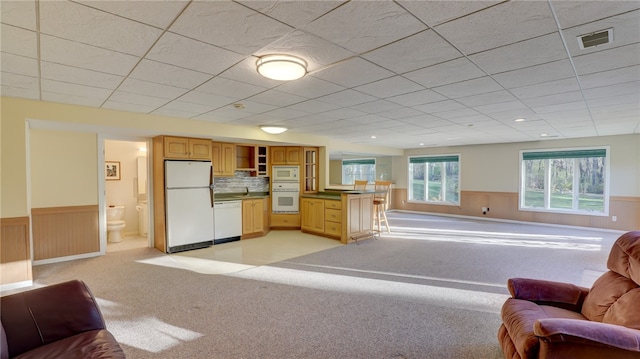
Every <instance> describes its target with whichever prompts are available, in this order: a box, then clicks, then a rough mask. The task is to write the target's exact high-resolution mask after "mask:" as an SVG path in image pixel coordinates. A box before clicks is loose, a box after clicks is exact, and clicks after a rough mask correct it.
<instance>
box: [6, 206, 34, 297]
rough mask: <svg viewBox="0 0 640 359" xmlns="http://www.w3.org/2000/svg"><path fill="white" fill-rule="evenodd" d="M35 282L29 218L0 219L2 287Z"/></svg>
mask: <svg viewBox="0 0 640 359" xmlns="http://www.w3.org/2000/svg"><path fill="white" fill-rule="evenodd" d="M31 280H33V275H32V272H31V253H30V249H29V217H16V218H2V219H0V285H4V284H10V283H18V282H25V281H31Z"/></svg>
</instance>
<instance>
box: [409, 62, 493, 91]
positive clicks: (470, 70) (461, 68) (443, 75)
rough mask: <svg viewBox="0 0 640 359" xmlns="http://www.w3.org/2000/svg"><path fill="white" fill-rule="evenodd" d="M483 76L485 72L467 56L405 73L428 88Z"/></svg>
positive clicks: (410, 78)
mask: <svg viewBox="0 0 640 359" xmlns="http://www.w3.org/2000/svg"><path fill="white" fill-rule="evenodd" d="M482 76H485V73H484V72H482V70H480V69H479V68H478V67H477V66H476V65H474V64H473V63H472V62H471V61H469V60H467V59H465V58H461V59H456V60H452V61H447V62H444V63H441V64H438V65H434V66H429V67H425V68H423V69H420V70H416V71H412V72H408V73H406V74H404V77H406V78H408V79H409V80H412V81H414V82H417V83H419V84H421V85H423V86H425V87H428V88H433V87H436V86H442V85H446V84H451V83H455V82H460V81H465V80H469V79H473V78H478V77H482Z"/></svg>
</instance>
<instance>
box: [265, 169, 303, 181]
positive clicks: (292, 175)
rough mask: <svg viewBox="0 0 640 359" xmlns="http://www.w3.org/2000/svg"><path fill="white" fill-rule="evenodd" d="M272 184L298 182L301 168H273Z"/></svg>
mask: <svg viewBox="0 0 640 359" xmlns="http://www.w3.org/2000/svg"><path fill="white" fill-rule="evenodd" d="M271 170H272V171H271V172H272V173H271V182H298V181H299V180H300V176H299V173H300V166H273V167H272V168H271Z"/></svg>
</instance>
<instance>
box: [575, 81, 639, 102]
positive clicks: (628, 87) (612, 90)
mask: <svg viewBox="0 0 640 359" xmlns="http://www.w3.org/2000/svg"><path fill="white" fill-rule="evenodd" d="M629 94H635V95H640V80H639V81H631V82H626V83H622V84H616V85H610V86H601V87H596V88H591V89H585V90H584V97H585V98H586V99H587V100H591V99H597V98H603V97H615V96H619V95H629ZM637 99H638V102H639V103H640V96H638V98H637Z"/></svg>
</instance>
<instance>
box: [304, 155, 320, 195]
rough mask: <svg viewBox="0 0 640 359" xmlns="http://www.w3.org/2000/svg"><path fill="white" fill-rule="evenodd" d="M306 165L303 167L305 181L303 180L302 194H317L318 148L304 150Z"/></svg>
mask: <svg viewBox="0 0 640 359" xmlns="http://www.w3.org/2000/svg"><path fill="white" fill-rule="evenodd" d="M303 154H304V156H303V157H304V158H303V160H304V164H303V167H302V170H303V171H304V172H303V180H302V192H303V193H317V192H318V148H317V147H305V148H304V150H303Z"/></svg>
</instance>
